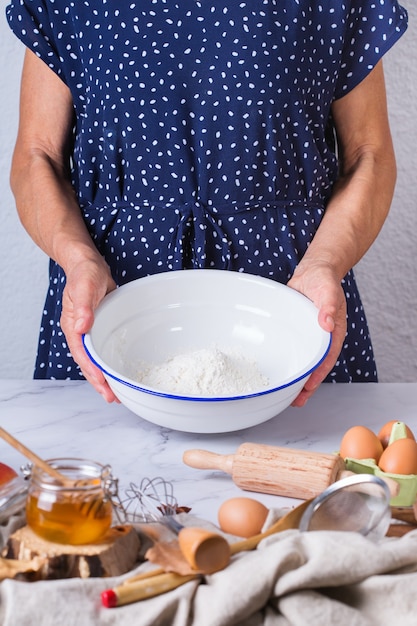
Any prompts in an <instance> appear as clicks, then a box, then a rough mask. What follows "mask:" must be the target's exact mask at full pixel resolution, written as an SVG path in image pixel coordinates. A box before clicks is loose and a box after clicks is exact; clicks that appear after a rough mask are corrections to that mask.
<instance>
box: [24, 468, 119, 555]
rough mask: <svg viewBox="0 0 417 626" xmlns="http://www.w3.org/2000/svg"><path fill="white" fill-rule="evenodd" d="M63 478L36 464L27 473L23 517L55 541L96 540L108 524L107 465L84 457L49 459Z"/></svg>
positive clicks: (111, 482)
mask: <svg viewBox="0 0 417 626" xmlns="http://www.w3.org/2000/svg"><path fill="white" fill-rule="evenodd" d="M48 464H49V465H50V466H51V467H53V468H55V469H56V470H58V472H59V473H60V474H61V475H62V476H63V477H64V480H57V479H56V478H54V477H52V476H51V475H50V474H47V473H46V472H45V471H44V470H42V469H40V468H39V467H36V466H33V467H31V468H30V471H29V472H27V473H29V478H30V481H29V488H28V495H27V500H26V521H27V524H28V526H29V527H30V528H31V529H32V530H33V531H34V532H35V533H36V534H37V535H39V536H40V537H42V538H43V539H46V540H48V541H52V542H55V543H62V544H67V545H82V544H87V543H95V542H98V541H99V540H100V539H101V538H103V536H104V535H105V534H106V532H107V531H108V530H109V528H110V526H111V524H112V517H113V506H112V501H111V489H112V487H113V485H114V484H115V483H117V481H116V480H115V479H114V478H113V477H112V474H111V468H110V466H108V465H101V464H100V463H95V462H94V461H87V460H84V459H51V460H49V461H48Z"/></svg>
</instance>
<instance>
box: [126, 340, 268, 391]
mask: <svg viewBox="0 0 417 626" xmlns="http://www.w3.org/2000/svg"><path fill="white" fill-rule="evenodd" d="M135 379H136V380H137V381H138V382H140V383H142V384H144V385H146V386H148V387H152V388H153V389H158V390H160V391H164V392H166V393H173V394H179V395H191V396H205V397H213V396H215V397H217V396H235V395H245V394H248V393H251V392H252V391H255V390H259V389H262V388H265V387H266V386H267V385H268V382H269V381H268V378H267V377H266V376H264V375H263V374H262V373H261V372H260V371H259V367H258V364H257V363H256V361H253V360H251V359H249V358H247V357H245V356H244V355H243V354H241V353H240V352H239V351H238V350H236V349H226V350H220V349H218V348H217V347H214V348H204V349H202V350H196V351H194V352H187V353H184V354H178V355H176V356H173V357H171V358H168V359H166V360H165V361H164V362H163V363H160V364H149V363H143V362H141V363H140V364H139V368H138V370H137V371H136V376H135Z"/></svg>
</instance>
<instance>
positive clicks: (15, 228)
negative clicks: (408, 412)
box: [0, 0, 417, 382]
mask: <svg viewBox="0 0 417 626" xmlns="http://www.w3.org/2000/svg"><path fill="white" fill-rule="evenodd" d="M402 4H403V5H404V6H405V7H406V8H407V9H408V11H409V22H410V25H409V30H408V32H407V33H406V35H405V36H404V37H403V38H402V39H401V40H400V41H399V42H398V43H397V45H396V46H395V47H394V48H393V49H392V50H391V51H390V52H389V53H388V55H387V56H386V57H385V70H386V78H387V90H388V99H389V106H390V116H391V125H392V132H393V136H394V142H395V146H396V152H397V162H398V171H399V174H398V182H397V189H396V193H395V198H394V202H393V205H392V210H391V213H390V215H389V217H388V220H387V221H386V223H385V225H384V227H383V229H382V232H381V234H380V236H379V238H378V239H377V241H376V242H375V244H374V246H373V247H372V248H371V250H370V251H369V252H368V254H367V255H366V257H365V258H364V259H363V260H362V261H361V262H360V264H359V265H358V267H357V279H358V283H359V286H360V289H361V293H362V297H363V300H364V303H365V306H366V310H367V315H368V320H369V324H370V328H371V334H372V337H373V342H374V348H375V352H376V358H377V363H378V369H379V375H380V380H381V381H382V382H394V381H405V382H409V381H415V380H417V252H416V242H417V149H416V147H417V122H416V120H415V117H416V115H417V105H416V101H417V3H416V0H402ZM6 5H7V0H0V59H1V65H0V207H1V229H0V296H1V308H0V350H1V359H0V378H9V379H12V378H20V379H22V378H31V377H32V370H33V363H34V359H35V354H36V343H37V334H38V327H39V322H40V317H41V312H42V306H43V300H44V295H45V292H46V288H47V259H46V257H45V255H44V254H43V253H42V252H40V251H39V250H38V249H37V248H36V247H35V245H34V244H33V243H32V242H31V240H30V239H29V237H28V235H27V234H26V232H25V231H24V230H23V228H22V226H21V225H20V222H19V220H18V218H17V216H16V213H15V208H14V201H13V197H12V195H11V192H10V190H9V169H10V162H11V156H12V150H13V145H14V141H15V137H16V129H17V121H18V101H19V80H20V70H21V65H22V58H23V46H22V45H21V44H20V43H19V41H18V40H17V39H15V37H14V35H13V34H12V33H11V31H10V30H9V28H8V25H7V23H6V19H5V17H4V9H5V7H6Z"/></svg>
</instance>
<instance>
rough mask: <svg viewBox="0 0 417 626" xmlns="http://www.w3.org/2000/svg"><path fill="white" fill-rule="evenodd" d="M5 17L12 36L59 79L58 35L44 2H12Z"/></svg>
mask: <svg viewBox="0 0 417 626" xmlns="http://www.w3.org/2000/svg"><path fill="white" fill-rule="evenodd" d="M6 17H7V20H8V22H9V26H10V28H11V29H12V31H13V32H14V34H15V35H16V36H17V37H18V38H19V39H20V40H21V41H22V42H23V43H24V44H25V46H26V47H27V48H29V49H30V50H32V52H34V53H35V54H36V55H37V56H38V57H40V58H41V59H42V60H43V61H44V62H45V63H46V64H47V65H48V66H49V67H50V68H51V69H52V70H53V71H54V72H55V73H56V74H58V76H60V77H61V79H63V80H65V79H64V76H63V74H64V67H63V62H62V58H60V55H59V52H58V50H57V47H56V45H55V41H56V38H57V36H59V34H58V33H56V32H55V29H54V21H53V19H51V15H50V14H49V11H48V7H47V3H46V2H45V1H44V0H13V1H12V2H11V3H10V4H9V5H8V6H7V7H6Z"/></svg>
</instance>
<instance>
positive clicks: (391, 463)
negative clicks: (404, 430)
mask: <svg viewBox="0 0 417 626" xmlns="http://www.w3.org/2000/svg"><path fill="white" fill-rule="evenodd" d="M378 466H379V467H380V469H382V471H383V472H388V473H390V474H417V443H416V442H415V441H414V439H408V438H407V437H405V438H404V439H397V440H396V441H393V442H392V443H390V445H389V446H387V447H386V448H385V450H384V452H383V453H382V455H381V458H380V459H379V463H378Z"/></svg>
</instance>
